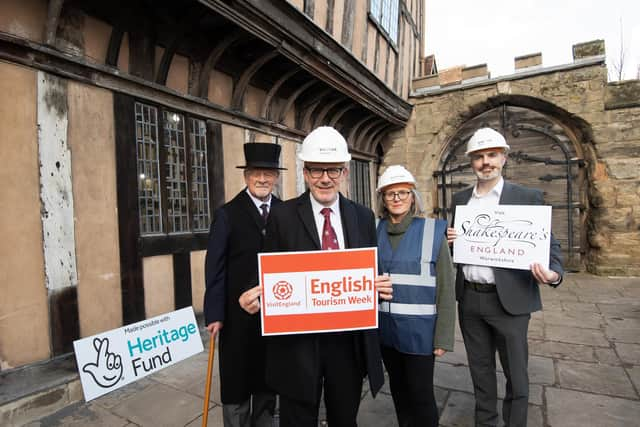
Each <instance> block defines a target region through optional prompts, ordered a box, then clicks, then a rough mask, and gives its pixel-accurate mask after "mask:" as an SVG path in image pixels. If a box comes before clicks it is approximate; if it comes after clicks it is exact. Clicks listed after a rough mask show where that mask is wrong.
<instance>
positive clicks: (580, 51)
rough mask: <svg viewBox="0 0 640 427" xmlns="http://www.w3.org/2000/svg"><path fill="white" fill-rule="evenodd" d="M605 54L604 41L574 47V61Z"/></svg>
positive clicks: (589, 42)
mask: <svg viewBox="0 0 640 427" xmlns="http://www.w3.org/2000/svg"><path fill="white" fill-rule="evenodd" d="M604 54H605V48H604V40H592V41H588V42H584V43H577V44H574V45H573V60H574V61H575V60H576V59H583V58H590V57H592V56H601V55H604Z"/></svg>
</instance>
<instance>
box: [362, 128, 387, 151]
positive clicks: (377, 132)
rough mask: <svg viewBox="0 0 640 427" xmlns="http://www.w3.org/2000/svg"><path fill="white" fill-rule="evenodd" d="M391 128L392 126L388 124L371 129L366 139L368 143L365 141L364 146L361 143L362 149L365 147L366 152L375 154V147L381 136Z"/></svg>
mask: <svg viewBox="0 0 640 427" xmlns="http://www.w3.org/2000/svg"><path fill="white" fill-rule="evenodd" d="M392 128H393V125H392V124H389V123H382V124H381V125H379V126H376V127H374V128H372V129H371V130H370V131H369V135H368V137H367V139H368V143H366V142H367V141H365V143H366V144H364V143H363V145H364V147H366V151H367V152H372V153H375V151H376V146H377V145H378V142H380V139H381V136H382V135H385V134H387V133H388V132H389V131H390V130H391V129H392Z"/></svg>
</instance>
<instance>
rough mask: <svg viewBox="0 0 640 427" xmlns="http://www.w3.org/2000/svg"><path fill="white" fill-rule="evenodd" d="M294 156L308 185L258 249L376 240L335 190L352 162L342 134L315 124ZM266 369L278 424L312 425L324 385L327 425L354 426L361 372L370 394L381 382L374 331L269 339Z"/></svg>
mask: <svg viewBox="0 0 640 427" xmlns="http://www.w3.org/2000/svg"><path fill="white" fill-rule="evenodd" d="M298 157H299V158H300V160H302V161H303V162H304V172H303V173H304V181H305V183H306V184H307V186H308V188H309V190H308V191H307V192H305V193H304V194H302V195H301V196H300V197H298V198H296V199H292V200H288V201H286V202H284V203H282V204H281V205H279V206H278V207H276V208H275V209H274V210H273V212H272V214H271V216H270V217H269V222H268V224H267V237H266V240H265V250H266V251H272V252H276V251H277V252H286V251H316V250H335V249H345V248H360V247H372V246H376V244H377V240H376V229H375V221H374V216H373V212H372V211H371V210H370V209H368V208H366V207H364V206H361V205H359V204H356V203H354V202H352V201H351V200H349V199H347V198H346V197H344V196H342V195H341V194H340V186H341V184H342V183H343V182H344V180H345V179H346V177H347V175H348V169H347V166H346V165H347V162H348V161H349V160H351V155H350V154H349V151H348V149H347V142H346V141H345V139H344V138H343V137H342V135H340V133H338V131H336V130H335V129H333V128H332V127H328V126H323V127H319V128H317V129H315V130H314V131H313V132H311V133H310V134H309V135H308V136H307V137H306V138H305V139H304V141H303V143H302V151H301V152H300V153H299V155H298ZM376 287H377V289H378V291H379V293H380V298H383V299H388V298H390V292H391V282H390V280H389V279H388V277H384V278H382V277H378V278H377V279H376ZM266 373H267V384H268V385H269V386H270V387H271V388H273V389H274V390H275V391H276V392H277V393H278V394H279V395H280V426H281V427H316V426H317V425H318V408H319V405H320V396H321V394H322V391H323V388H324V402H325V406H326V409H327V421H328V424H329V425H330V426H340V427H351V426H356V416H357V413H358V407H359V405H360V396H361V392H362V380H363V378H364V376H365V375H368V376H369V382H370V387H371V391H372V393H373V395H375V393H376V392H377V391H378V390H379V389H380V387H381V386H382V384H383V382H384V379H383V372H382V363H381V357H380V346H379V342H378V335H377V331H376V330H375V329H370V330H364V331H349V332H334V333H312V334H299V335H283V336H276V337H268V338H267V370H266Z"/></svg>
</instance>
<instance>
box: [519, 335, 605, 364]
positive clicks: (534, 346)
mask: <svg viewBox="0 0 640 427" xmlns="http://www.w3.org/2000/svg"><path fill="white" fill-rule="evenodd" d="M593 349H594V347H591V346H587V345H582V344H568V343H563V342H552V341H542V340H530V341H529V354H531V355H538V356H544V357H553V358H554V359H564V360H578V361H582V362H596V361H597V359H596V357H595V355H594V352H593Z"/></svg>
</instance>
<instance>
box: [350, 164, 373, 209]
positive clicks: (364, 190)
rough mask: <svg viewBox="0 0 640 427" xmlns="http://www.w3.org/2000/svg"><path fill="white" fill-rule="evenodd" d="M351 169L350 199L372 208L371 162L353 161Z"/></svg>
mask: <svg viewBox="0 0 640 427" xmlns="http://www.w3.org/2000/svg"><path fill="white" fill-rule="evenodd" d="M349 169H350V170H349V177H350V182H349V198H350V199H351V200H354V201H356V202H358V203H360V204H362V205H365V206H368V207H370V208H371V207H372V206H371V177H370V176H369V162H366V161H362V160H356V159H353V160H351V163H350V167H349Z"/></svg>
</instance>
